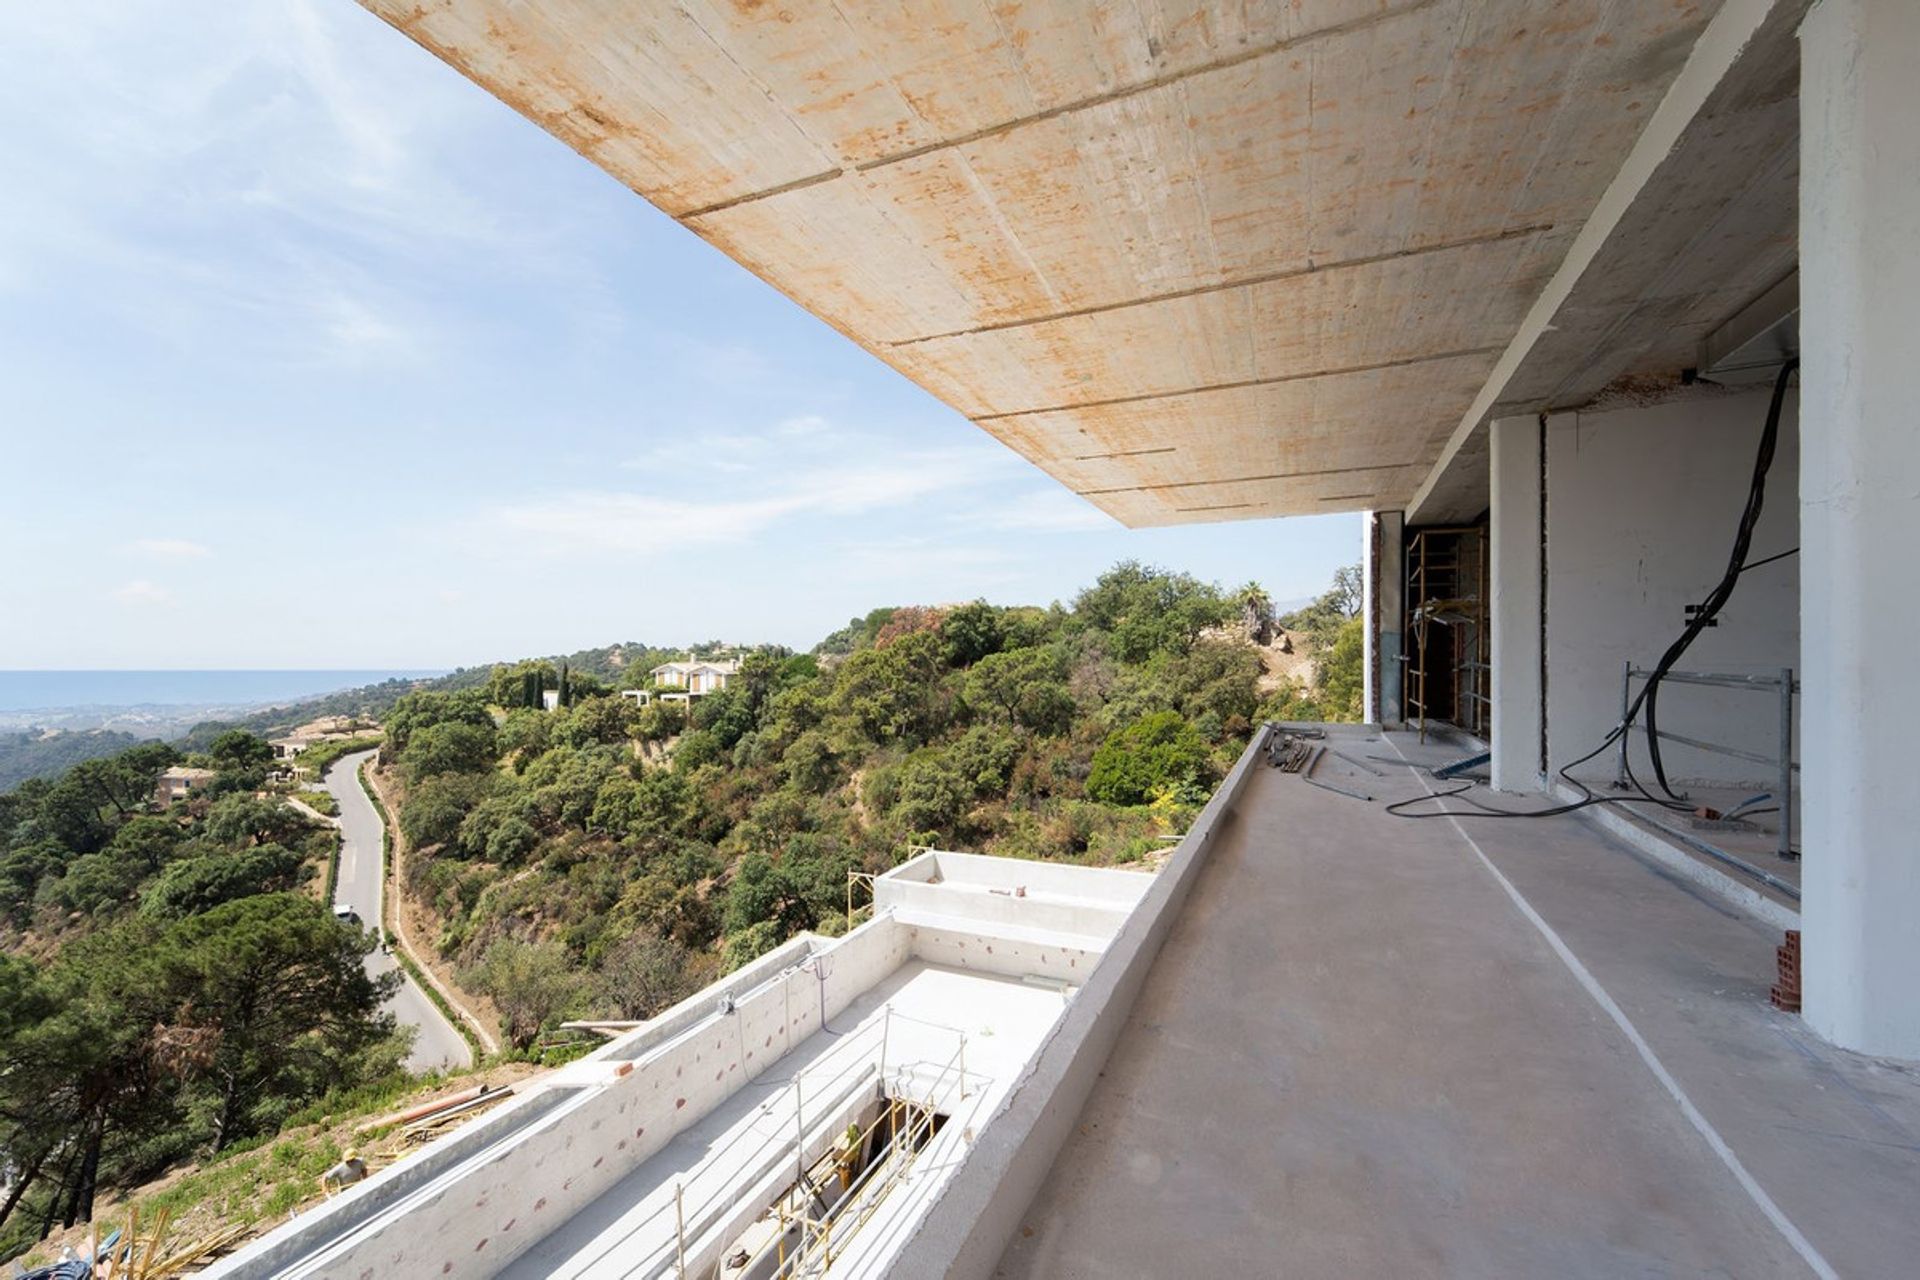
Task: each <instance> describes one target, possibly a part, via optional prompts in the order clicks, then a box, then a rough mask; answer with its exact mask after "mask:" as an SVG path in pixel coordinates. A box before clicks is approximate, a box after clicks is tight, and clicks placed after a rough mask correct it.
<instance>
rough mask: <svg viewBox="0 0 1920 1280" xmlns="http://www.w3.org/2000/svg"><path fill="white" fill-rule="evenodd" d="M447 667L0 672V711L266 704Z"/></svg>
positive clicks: (415, 677) (440, 671)
mask: <svg viewBox="0 0 1920 1280" xmlns="http://www.w3.org/2000/svg"><path fill="white" fill-rule="evenodd" d="M450 670H452V668H450V667H438V668H434V667H364V668H361V667H336V668H272V667H228V668H154V669H146V670H138V669H120V668H99V669H78V668H75V669H60V668H49V669H44V670H24V669H15V670H0V711H15V712H19V711H43V710H47V711H50V710H67V709H81V708H102V707H193V706H253V705H266V704H270V703H275V702H287V701H298V700H301V699H306V698H317V697H323V696H325V695H327V694H329V693H338V692H340V691H341V690H343V689H357V688H360V687H362V686H364V685H370V684H380V683H382V682H384V681H387V680H424V679H432V678H433V677H435V676H442V675H445V674H447V672H448V671H450Z"/></svg>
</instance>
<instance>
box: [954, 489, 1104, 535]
mask: <svg viewBox="0 0 1920 1280" xmlns="http://www.w3.org/2000/svg"><path fill="white" fill-rule="evenodd" d="M969 523H973V524H977V525H979V526H981V527H982V528H987V529H996V530H1001V531H1005V532H1024V533H1087V532H1094V533H1098V532H1106V533H1111V532H1113V531H1115V530H1117V529H1118V528H1119V527H1120V525H1119V522H1118V521H1116V520H1114V518H1113V517H1112V516H1110V515H1108V514H1107V513H1106V512H1104V511H1102V510H1100V508H1098V507H1096V506H1094V505H1093V504H1092V503H1091V502H1088V501H1087V500H1086V499H1085V498H1082V497H1081V496H1080V495H1079V494H1077V493H1073V492H1071V491H1070V490H1067V489H1036V490H1034V491H1032V492H1031V493H1023V494H1019V495H1017V496H1016V497H1014V498H1012V499H1010V500H1009V501H1007V502H1004V503H1001V504H999V505H998V506H990V507H985V508H983V509H981V510H980V511H978V512H975V513H973V514H972V515H971V516H970V517H969Z"/></svg>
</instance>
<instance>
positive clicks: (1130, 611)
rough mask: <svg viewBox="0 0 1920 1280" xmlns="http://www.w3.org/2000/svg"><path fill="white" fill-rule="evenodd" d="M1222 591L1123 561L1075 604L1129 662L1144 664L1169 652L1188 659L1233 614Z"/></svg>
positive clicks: (1190, 578) (1187, 577) (1116, 654)
mask: <svg viewBox="0 0 1920 1280" xmlns="http://www.w3.org/2000/svg"><path fill="white" fill-rule="evenodd" d="M1233 609H1234V606H1233V604H1232V603H1231V602H1230V601H1228V600H1227V599H1226V598H1225V597H1224V596H1222V595H1221V594H1220V592H1219V590H1218V589H1217V588H1215V587H1213V586H1211V585H1210V584H1208V583H1205V582H1201V581H1200V580H1199V579H1197V578H1195V577H1193V576H1192V575H1191V574H1185V573H1169V572H1167V571H1166V570H1164V569H1159V568H1154V567H1152V566H1149V565H1142V564H1141V563H1139V562H1138V561H1136V560H1123V561H1121V562H1120V563H1119V564H1117V565H1115V566H1114V567H1113V568H1111V569H1109V570H1107V572H1105V573H1103V574H1101V575H1100V577H1099V579H1098V580H1097V581H1095V583H1094V584H1093V585H1092V586H1091V587H1088V588H1087V589H1086V590H1085V591H1082V592H1081V593H1080V595H1079V596H1078V597H1077V598H1076V599H1075V601H1074V611H1075V613H1077V614H1078V615H1079V616H1080V617H1081V619H1082V620H1083V621H1085V622H1086V623H1088V624H1089V625H1091V626H1093V627H1095V628H1097V629H1099V630H1101V631H1103V632H1106V633H1107V635H1108V637H1109V638H1108V647H1109V648H1110V649H1111V651H1112V653H1113V655H1114V657H1116V658H1119V659H1120V660H1121V661H1123V662H1144V661H1146V660H1147V658H1149V657H1151V656H1152V655H1153V654H1155V653H1158V652H1162V651H1167V652H1173V653H1181V654H1184V653H1185V652H1186V651H1187V650H1188V649H1189V648H1191V647H1192V645H1193V642H1194V641H1195V640H1197V639H1198V638H1199V637H1200V635H1201V633H1202V632H1204V631H1206V630H1207V629H1208V628H1210V627H1217V626H1219V625H1221V624H1222V623H1224V622H1225V621H1226V620H1227V619H1228V618H1229V617H1231V616H1232V614H1233Z"/></svg>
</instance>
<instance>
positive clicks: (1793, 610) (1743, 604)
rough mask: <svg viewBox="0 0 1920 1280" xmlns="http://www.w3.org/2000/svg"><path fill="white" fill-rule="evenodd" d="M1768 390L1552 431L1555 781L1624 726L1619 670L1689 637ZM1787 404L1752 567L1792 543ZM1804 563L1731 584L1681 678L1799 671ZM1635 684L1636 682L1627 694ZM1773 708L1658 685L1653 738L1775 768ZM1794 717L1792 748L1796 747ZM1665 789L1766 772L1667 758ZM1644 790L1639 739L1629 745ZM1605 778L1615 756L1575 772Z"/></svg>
mask: <svg viewBox="0 0 1920 1280" xmlns="http://www.w3.org/2000/svg"><path fill="white" fill-rule="evenodd" d="M1771 390H1772V388H1771V386H1770V385H1769V386H1763V387H1757V388H1755V389H1754V390H1753V391H1751V392H1748V393H1744V394H1740V395H1732V396H1709V395H1702V396H1698V397H1693V398H1687V399H1681V400H1675V401H1670V402H1668V403H1666V404H1662V405H1657V406H1653V407H1649V408H1628V409H1615V410H1611V411H1608V412H1602V413H1569V414H1558V415H1555V416H1553V417H1551V418H1549V419H1548V422H1547V433H1546V450H1547V468H1546V472H1547V479H1546V484H1547V504H1546V506H1547V514H1546V522H1547V740H1548V754H1549V756H1550V760H1551V767H1552V768H1553V769H1555V770H1557V769H1559V768H1561V767H1562V766H1564V765H1566V764H1568V763H1569V762H1570V761H1573V760H1575V759H1578V758H1579V757H1580V756H1583V755H1585V754H1586V753H1587V752H1589V751H1591V750H1593V748H1594V747H1595V746H1597V745H1598V744H1599V743H1600V742H1601V740H1602V739H1603V738H1604V737H1605V736H1606V735H1607V733H1608V732H1609V730H1611V728H1612V727H1613V726H1614V725H1615V724H1616V723H1618V721H1619V719H1620V684H1621V674H1622V670H1623V668H1624V667H1625V665H1626V663H1627V662H1629V661H1631V662H1632V663H1633V664H1634V665H1635V666H1636V667H1641V668H1647V667H1652V666H1653V665H1654V664H1655V663H1657V662H1658V661H1659V659H1660V655H1661V654H1662V653H1663V652H1665V650H1666V648H1667V646H1668V645H1669V644H1671V643H1672V642H1673V640H1674V639H1675V637H1677V636H1678V635H1679V634H1680V632H1681V630H1682V629H1683V628H1684V626H1685V625H1686V621H1687V615H1686V606H1688V605H1689V604H1696V603H1698V602H1699V601H1700V600H1702V599H1703V598H1705V596H1706V594H1707V593H1708V591H1710V590H1711V589H1712V587H1713V585H1714V584H1715V583H1716V582H1718V581H1719V579H1720V575H1721V574H1722V573H1723V572H1724V571H1725V569H1726V565H1727V557H1728V555H1729V554H1730V552H1731V550H1732V546H1733V537H1734V532H1735V526H1736V525H1737V523H1738V521H1739V518H1740V512H1741V509H1742V507H1743V506H1744V505H1745V502H1746V495H1747V489H1748V485H1749V482H1750V480H1751V478H1752V474H1753V463H1754V456H1755V453H1756V451H1757V449H1758V447H1759V443H1760V435H1761V429H1762V427H1763V425H1764V424H1765V421H1766V412H1767V402H1768V397H1769V395H1770V394H1771ZM1797 424H1798V399H1797V396H1796V394H1795V393H1794V392H1793V391H1792V390H1789V392H1788V394H1787V399H1786V403H1785V406H1784V409H1783V411H1782V420H1781V427H1780V439H1779V443H1778V446H1777V449H1776V452H1775V455H1774V461H1773V466H1772V469H1771V470H1770V472H1769V473H1768V478H1767V497H1766V505H1765V507H1764V509H1763V512H1762V515H1761V518H1760V523H1759V525H1758V527H1757V529H1756V530H1755V533H1754V538H1753V544H1752V548H1751V550H1750V552H1749V554H1748V561H1749V563H1751V562H1752V561H1756V560H1760V559H1763V558H1765V557H1767V556H1771V555H1774V554H1776V553H1778V552H1781V551H1786V550H1788V549H1789V548H1792V547H1795V546H1797V545H1798V544H1799V508H1798V497H1797V495H1798V489H1799V471H1800V458H1799V447H1798V446H1799V432H1798V425H1797ZM1799 591H1800V577H1799V559H1798V557H1797V556H1788V557H1787V558H1786V559H1784V560H1779V561H1776V562H1775V563H1773V564H1769V565H1764V566H1762V567H1759V568H1756V569H1752V570H1750V571H1749V572H1748V573H1746V574H1744V575H1742V578H1741V581H1740V585H1739V587H1738V588H1737V589H1736V590H1735V592H1734V594H1733V597H1732V599H1731V600H1729V601H1728V603H1727V606H1726V608H1725V609H1724V610H1722V611H1721V614H1720V620H1719V623H1720V624H1719V626H1717V627H1711V628H1708V629H1707V630H1706V631H1704V632H1702V633H1701V635H1700V638H1699V639H1698V640H1697V641H1695V643H1694V645H1693V647H1692V648H1691V649H1690V650H1688V652H1687V654H1686V655H1685V657H1683V658H1682V659H1681V660H1680V663H1679V664H1678V665H1679V669H1681V670H1689V671H1721V672H1735V673H1764V674H1775V673H1777V672H1778V670H1779V669H1780V668H1781V667H1793V668H1795V669H1796V670H1797V669H1798V667H1799V640H1800V625H1799V616H1800V615H1799ZM1637 686H1638V682H1636V691H1637ZM1779 717H1780V712H1779V703H1778V700H1777V698H1776V697H1775V696H1774V695H1772V694H1770V693H1767V692H1759V691H1740V690H1722V689H1712V688H1702V687H1698V686H1680V685H1673V684H1669V685H1666V686H1664V687H1663V688H1662V692H1661V697H1660V727H1661V729H1662V730H1663V731H1666V732H1673V733H1681V734H1685V735H1687V736H1689V737H1694V738H1700V739H1703V740H1706V741H1709V742H1718V743H1724V744H1727V745H1731V746H1738V747H1743V748H1745V749H1747V750H1750V751H1757V752H1759V753H1761V754H1763V755H1771V754H1773V751H1774V744H1775V743H1776V742H1777V741H1778V738H1779ZM1797 719H1798V718H1797V716H1796V733H1797ZM1663 754H1664V756H1665V763H1666V767H1667V775H1668V777H1669V778H1670V779H1673V780H1688V781H1694V780H1698V781H1704V782H1721V783H1739V784H1742V785H1744V784H1747V783H1752V784H1754V786H1755V789H1756V790H1766V789H1771V787H1772V785H1773V781H1772V773H1771V770H1770V769H1769V768H1768V767H1767V766H1764V765H1759V764H1755V763H1752V762H1749V761H1742V760H1735V759H1731V758H1728V757H1724V756H1718V755H1713V754H1709V753H1706V752H1702V751H1697V750H1694V749H1692V748H1689V747H1682V746H1678V745H1673V744H1668V745H1666V746H1665V747H1664V748H1663ZM1633 761H1634V767H1635V770H1636V772H1638V773H1640V775H1641V777H1642V778H1643V779H1644V778H1645V777H1647V776H1648V775H1647V774H1646V773H1644V772H1643V771H1642V770H1643V766H1644V764H1645V761H1646V752H1645V748H1644V739H1643V738H1642V737H1641V736H1640V735H1638V734H1636V735H1635V744H1634V748H1633ZM1574 773H1575V776H1577V777H1581V778H1584V779H1589V780H1607V779H1611V778H1612V777H1613V774H1614V750H1613V749H1612V748H1611V747H1610V748H1608V750H1607V751H1605V752H1603V753H1602V754H1601V755H1599V756H1597V757H1595V758H1594V759H1593V760H1591V761H1589V762H1588V763H1587V764H1585V765H1582V766H1580V767H1579V768H1578V769H1576V770H1575V771H1574Z"/></svg>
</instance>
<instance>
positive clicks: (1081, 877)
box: [874, 849, 1153, 907]
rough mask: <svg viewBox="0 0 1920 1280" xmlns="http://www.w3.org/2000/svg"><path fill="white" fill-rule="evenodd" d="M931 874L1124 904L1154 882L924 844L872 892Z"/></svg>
mask: <svg viewBox="0 0 1920 1280" xmlns="http://www.w3.org/2000/svg"><path fill="white" fill-rule="evenodd" d="M936 878H937V881H938V882H939V883H943V884H950V885H970V886H975V887H978V888H982V889H1012V888H1016V887H1024V888H1025V889H1026V890H1027V891H1028V892H1029V893H1031V894H1036V895H1039V896H1042V897H1049V896H1051V897H1060V898H1069V899H1073V900H1076V901H1087V900H1100V901H1106V902H1111V903H1114V904H1115V905H1118V906H1125V907H1131V906H1132V905H1133V904H1134V903H1136V902H1138V901H1140V899H1141V898H1143V897H1145V896H1146V893H1147V890H1148V889H1149V888H1151V887H1152V885H1153V878H1152V877H1151V876H1148V875H1145V874H1143V873H1141V872H1138V871H1121V870H1116V869H1114V868H1112V867H1079V866H1074V865H1072V864H1070V863H1061V862H1036V861H1031V860H1029V859H1025V858H996V857H991V856H989V855H987V854H981V853H951V852H948V851H947V850H945V849H928V850H926V851H925V852H923V853H921V854H919V855H917V856H915V857H914V858H913V859H911V860H910V861H908V862H905V863H903V864H901V865H900V866H899V867H897V868H895V869H894V870H892V871H890V872H888V873H887V874H886V875H884V876H881V877H880V878H879V879H878V880H876V881H875V882H874V892H875V894H876V896H879V895H884V894H885V893H887V892H888V891H889V890H890V889H894V888H897V887H899V886H901V885H904V884H909V883H913V882H919V883H928V882H930V881H934V880H936Z"/></svg>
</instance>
